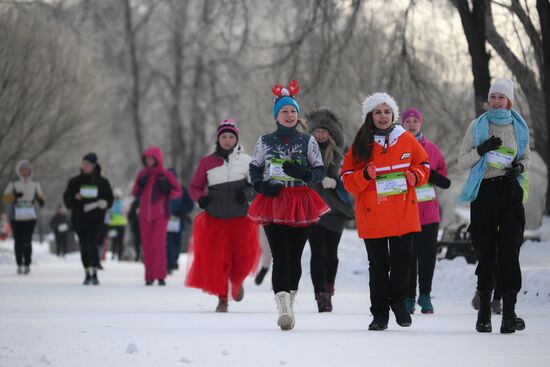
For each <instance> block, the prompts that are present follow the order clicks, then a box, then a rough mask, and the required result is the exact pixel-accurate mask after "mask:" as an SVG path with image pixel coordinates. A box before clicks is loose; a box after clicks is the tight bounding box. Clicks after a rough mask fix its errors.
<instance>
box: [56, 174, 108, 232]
mask: <svg viewBox="0 0 550 367" xmlns="http://www.w3.org/2000/svg"><path fill="white" fill-rule="evenodd" d="M88 185H89V186H97V198H93V199H82V200H77V199H76V198H75V196H76V194H78V193H79V192H80V188H81V187H82V186H88ZM100 199H103V200H105V201H107V209H108V208H110V207H111V205H113V190H112V189H111V184H110V183H109V181H108V180H107V179H106V178H104V177H103V176H101V167H100V166H99V165H98V166H96V170H95V172H94V174H93V175H91V176H89V175H85V174H83V173H81V174H80V175H78V176H76V177H73V178H71V180H70V181H69V184H68V185H67V189H66V190H65V193H64V194H63V202H64V203H65V206H66V207H67V208H68V209H70V210H71V223H72V228H73V230H75V231H87V230H90V231H93V230H100V229H101V227H102V226H103V223H104V221H105V212H106V209H105V210H103V209H99V208H96V209H93V210H91V211H89V212H84V205H85V204H89V203H93V202H95V201H98V200H100Z"/></svg>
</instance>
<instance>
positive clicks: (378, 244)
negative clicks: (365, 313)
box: [365, 233, 414, 315]
mask: <svg viewBox="0 0 550 367" xmlns="http://www.w3.org/2000/svg"><path fill="white" fill-rule="evenodd" d="M413 238H414V234H413V233H409V234H406V235H404V236H401V237H389V238H376V239H365V246H366V248H367V254H368V257H369V276H370V280H369V288H370V301H371V308H370V310H371V313H372V314H373V315H383V314H385V313H386V312H388V311H389V309H390V305H391V304H393V303H400V302H403V301H404V300H405V297H406V296H407V291H408V288H409V276H410V267H411V258H412V247H413ZM388 243H389V245H388Z"/></svg>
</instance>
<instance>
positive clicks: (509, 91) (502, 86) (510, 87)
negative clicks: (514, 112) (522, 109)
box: [489, 78, 514, 104]
mask: <svg viewBox="0 0 550 367" xmlns="http://www.w3.org/2000/svg"><path fill="white" fill-rule="evenodd" d="M491 93H500V94H504V95H505V96H506V97H508V99H509V100H510V102H512V104H513V103H514V82H513V81H511V80H510V79H506V78H498V79H497V80H495V82H494V83H493V84H492V85H491V88H489V96H490V95H491Z"/></svg>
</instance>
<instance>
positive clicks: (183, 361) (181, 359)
mask: <svg viewBox="0 0 550 367" xmlns="http://www.w3.org/2000/svg"><path fill="white" fill-rule="evenodd" d="M180 362H181V363H191V362H193V361H192V360H190V359H189V358H186V357H181V358H180Z"/></svg>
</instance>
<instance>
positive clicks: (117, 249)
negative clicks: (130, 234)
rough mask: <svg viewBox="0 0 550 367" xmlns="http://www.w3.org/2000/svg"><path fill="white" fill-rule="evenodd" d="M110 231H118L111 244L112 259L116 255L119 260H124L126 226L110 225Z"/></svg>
mask: <svg viewBox="0 0 550 367" xmlns="http://www.w3.org/2000/svg"><path fill="white" fill-rule="evenodd" d="M110 231H116V236H115V237H111V246H112V249H111V251H112V259H113V260H114V259H115V255H116V257H117V258H118V260H119V261H120V260H122V254H123V252H124V234H125V233H126V227H124V226H116V227H109V232H110Z"/></svg>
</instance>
